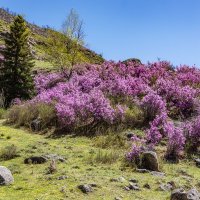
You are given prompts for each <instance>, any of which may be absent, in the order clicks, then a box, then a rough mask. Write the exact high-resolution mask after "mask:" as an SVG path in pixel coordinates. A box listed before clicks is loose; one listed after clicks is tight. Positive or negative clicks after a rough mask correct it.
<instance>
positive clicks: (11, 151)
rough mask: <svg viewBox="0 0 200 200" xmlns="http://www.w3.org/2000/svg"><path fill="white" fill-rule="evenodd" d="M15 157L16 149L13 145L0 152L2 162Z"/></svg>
mask: <svg viewBox="0 0 200 200" xmlns="http://www.w3.org/2000/svg"><path fill="white" fill-rule="evenodd" d="M16 156H17V147H16V146H15V145H10V146H6V147H5V148H2V149H1V151H0V158H1V159H2V160H10V159H13V158H15V157H16Z"/></svg>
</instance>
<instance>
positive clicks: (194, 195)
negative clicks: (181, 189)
mask: <svg viewBox="0 0 200 200" xmlns="http://www.w3.org/2000/svg"><path fill="white" fill-rule="evenodd" d="M187 199H188V200H200V195H199V192H198V191H197V190H196V189H195V188H193V189H191V190H189V191H188V193H187Z"/></svg>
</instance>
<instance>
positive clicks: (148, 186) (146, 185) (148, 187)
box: [143, 183, 151, 189]
mask: <svg viewBox="0 0 200 200" xmlns="http://www.w3.org/2000/svg"><path fill="white" fill-rule="evenodd" d="M143 187H144V188H147V189H151V186H150V185H149V184H148V183H145V184H144V185H143Z"/></svg>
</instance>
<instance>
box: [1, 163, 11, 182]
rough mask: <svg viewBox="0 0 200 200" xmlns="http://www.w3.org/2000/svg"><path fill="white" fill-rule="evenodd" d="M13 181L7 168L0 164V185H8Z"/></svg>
mask: <svg viewBox="0 0 200 200" xmlns="http://www.w3.org/2000/svg"><path fill="white" fill-rule="evenodd" d="M13 182H14V178H13V176H12V173H11V171H10V170H9V169H7V168H6V167H4V166H0V185H10V184H11V183H13Z"/></svg>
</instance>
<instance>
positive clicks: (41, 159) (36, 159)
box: [24, 156, 48, 164]
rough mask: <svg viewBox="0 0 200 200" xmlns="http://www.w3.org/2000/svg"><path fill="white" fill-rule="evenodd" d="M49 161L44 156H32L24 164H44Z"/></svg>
mask: <svg viewBox="0 0 200 200" xmlns="http://www.w3.org/2000/svg"><path fill="white" fill-rule="evenodd" d="M47 161H48V160H47V159H46V158H45V157H43V156H32V157H29V158H26V159H25V160H24V164H42V163H45V162H47Z"/></svg>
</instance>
